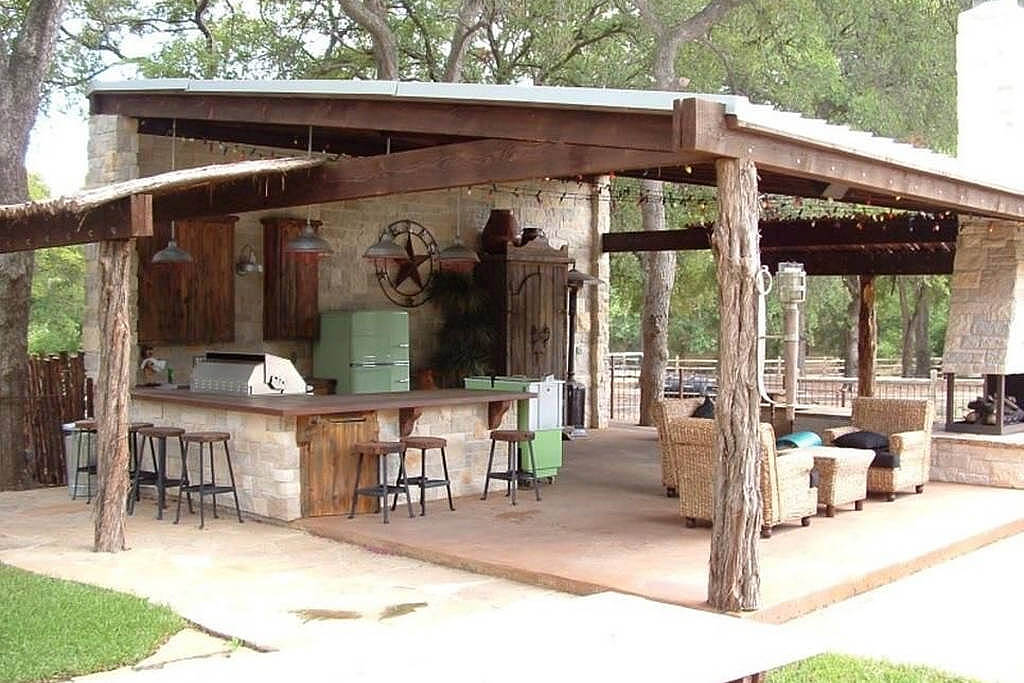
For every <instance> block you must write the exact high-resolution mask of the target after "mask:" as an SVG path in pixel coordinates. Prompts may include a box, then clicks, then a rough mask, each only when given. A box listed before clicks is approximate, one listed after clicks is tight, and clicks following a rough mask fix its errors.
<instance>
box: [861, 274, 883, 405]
mask: <svg viewBox="0 0 1024 683" xmlns="http://www.w3.org/2000/svg"><path fill="white" fill-rule="evenodd" d="M877 346H878V320H877V319H876V317H875V276H874V275H861V276H860V318H859V323H858V326H857V357H858V358H857V395H858V396H874V395H875V355H876V354H875V352H876V350H877Z"/></svg>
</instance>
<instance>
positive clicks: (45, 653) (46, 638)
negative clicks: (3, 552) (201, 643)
mask: <svg viewBox="0 0 1024 683" xmlns="http://www.w3.org/2000/svg"><path fill="white" fill-rule="evenodd" d="M0 615H3V616H2V618H0V681H12V682H14V681H38V680H46V679H52V678H63V677H67V676H72V675H76V674H86V673H92V672H95V671H104V670H107V669H113V668H116V667H119V666H124V665H127V664H132V663H134V662H137V661H139V660H140V659H144V658H145V657H147V656H148V655H149V654H150V653H152V652H153V651H154V650H155V649H156V648H157V647H158V646H159V645H160V644H161V643H163V642H164V641H166V640H167V638H168V637H169V636H170V635H172V634H173V633H175V632H177V631H179V630H180V629H181V628H182V627H183V626H184V625H185V622H184V621H183V620H182V619H181V617H179V616H178V615H176V614H174V613H173V612H171V611H170V610H168V609H166V608H164V607H157V606H155V605H153V604H151V603H149V602H148V601H146V600H143V599H141V598H136V597H133V596H131V595H125V594H123V593H116V592H114V591H109V590H105V589H102V588H95V587H93V586H87V585H85V584H81V583H73V582H71V581H61V580H58V579H51V578H48V577H45V576H39V575H38V574H32V573H30V572H26V571H22V570H20V569H15V568H14V567H9V566H6V565H2V564H0Z"/></svg>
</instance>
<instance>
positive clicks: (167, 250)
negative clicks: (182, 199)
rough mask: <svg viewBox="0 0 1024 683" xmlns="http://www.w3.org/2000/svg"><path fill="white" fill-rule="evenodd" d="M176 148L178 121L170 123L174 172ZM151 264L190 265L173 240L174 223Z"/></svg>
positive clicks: (186, 254)
mask: <svg viewBox="0 0 1024 683" xmlns="http://www.w3.org/2000/svg"><path fill="white" fill-rule="evenodd" d="M177 146H178V119H174V121H173V122H172V123H171V170H172V171H173V170H174V166H175V164H174V161H175V159H174V150H175V148H176V147H177ZM153 263H192V254H190V253H188V252H187V251H185V250H184V249H182V248H181V247H179V246H178V242H177V241H176V240H175V239H174V221H171V239H170V240H168V241H167V246H166V247H164V248H163V249H161V250H160V251H158V252H156V253H155V254H153Z"/></svg>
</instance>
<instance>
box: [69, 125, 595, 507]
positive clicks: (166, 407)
mask: <svg viewBox="0 0 1024 683" xmlns="http://www.w3.org/2000/svg"><path fill="white" fill-rule="evenodd" d="M91 125H92V128H93V131H92V136H91V139H92V143H91V146H90V150H91V157H92V164H91V172H90V183H92V184H98V183H102V182H109V181H112V180H117V179H122V178H126V177H132V176H136V175H137V176H147V175H153V174H157V173H160V172H163V171H166V170H168V169H170V168H189V167H195V166H201V165H203V164H208V163H211V162H221V161H223V156H224V153H222V151H221V147H222V145H212V144H210V143H206V142H204V141H200V140H197V139H195V138H185V137H184V136H180V135H178V134H177V130H176V128H175V126H176V124H175V123H173V122H172V124H171V126H170V127H169V128H167V129H164V128H161V127H159V126H158V124H156V123H154V122H152V121H147V120H146V119H143V120H141V121H140V122H139V123H138V126H139V128H138V129H137V130H138V131H144V130H150V131H153V132H154V133H156V134H138V133H137V132H136V130H132V129H129V128H126V127H125V123H124V120H123V119H117V118H115V117H102V116H101V117H93V119H92V123H91ZM158 128H159V132H157V129H158ZM310 134H311V136H313V135H314V134H313V132H312V129H311V132H310ZM311 144H313V145H314V146H315V144H316V142H315V136H314V138H313V141H312V143H311ZM113 149H118V150H120V151H119V152H118V154H116V155H112V154H111V153H110V150H113ZM126 149H127V150H134V152H133V153H128V154H126V153H125V152H124V150H126ZM227 153H228V154H229V155H235V154H246V155H248V156H249V157H250V158H253V157H258V156H260V155H263V154H267V155H269V154H270V152H269V151H268V150H267V149H263V148H261V149H256V148H249V147H246V148H245V149H244V150H243V149H241V148H234V147H232V148H229V151H228V152H227ZM581 187H582V186H581V184H579V183H576V182H571V183H569V182H556V181H538V182H535V183H532V184H531V185H530V186H529V187H528V188H524V187H519V186H499V185H493V186H491V187H487V188H472V187H470V188H463V189H460V190H451V191H443V192H432V193H420V194H417V195H415V196H412V195H410V196H407V197H406V196H402V195H398V196H395V197H389V198H384V199H367V200H356V201H350V202H344V203H329V204H317V205H310V206H309V207H300V208H298V209H297V210H295V211H291V212H287V211H286V212H282V211H275V212H254V213H241V214H238V215H232V216H223V217H213V218H210V219H199V220H187V221H177V222H176V223H172V224H162V225H161V224H157V225H155V226H154V235H153V237H152V238H142V239H140V240H139V241H138V262H137V271H136V272H137V289H136V290H135V292H133V297H132V299H133V301H135V302H136V303H135V306H134V309H133V310H134V312H135V316H136V317H135V321H134V322H135V325H134V327H135V330H134V332H135V336H136V339H137V342H138V347H137V357H136V361H135V362H134V365H135V367H136V368H137V369H138V372H137V379H136V387H135V389H134V390H133V391H132V402H131V417H132V420H134V421H142V422H152V423H154V424H158V425H175V426H178V427H181V428H183V429H185V430H186V431H188V432H217V431H219V432H229V433H230V434H231V440H230V442H229V443H230V449H231V460H232V465H233V471H234V476H235V479H236V481H237V491H238V497H239V504H240V507H241V509H242V511H244V512H248V513H251V514H256V515H259V516H262V517H267V518H273V519H279V520H285V521H288V520H294V519H297V518H299V517H304V516H316V515H336V514H343V513H348V512H349V509H350V506H351V504H352V490H353V488H354V487H355V481H356V479H355V477H356V473H355V470H356V466H357V465H356V463H357V459H356V457H355V455H354V453H353V452H352V450H351V449H352V446H353V445H354V444H356V443H359V442H368V441H383V442H388V441H396V440H398V439H399V438H402V437H407V436H410V435H413V436H431V437H441V438H443V439H444V440H445V441H446V443H447V449H446V451H447V453H446V454H447V462H446V467H447V468H448V469H449V470H450V472H449V473H448V476H447V477H445V478H446V479H449V480H450V486H451V491H452V494H453V495H454V496H455V497H456V498H457V497H459V496H464V495H471V494H479V492H480V490H481V488H482V486H483V482H484V480H485V475H486V468H487V465H488V457H487V456H488V451H489V448H490V445H491V443H490V439H489V434H490V431H491V430H493V429H498V428H508V429H535V430H536V433H537V440H536V442H535V444H534V447H535V455H536V457H537V459H538V463H537V468H538V472H539V473H540V475H541V476H543V477H545V478H547V479H548V480H549V481H550V479H551V478H553V477H555V476H557V472H558V467H559V466H560V465H561V452H562V446H561V439H562V432H563V427H564V426H565V423H566V420H565V417H564V415H565V408H564V405H563V396H564V389H563V382H564V381H565V379H566V368H567V358H566V356H567V353H568V350H567V345H568V343H569V337H572V343H573V347H572V348H573V350H574V351H575V353H573V361H574V363H575V367H576V368H578V369H579V370H578V371H577V372H575V373H574V376H573V377H571V378H570V379H573V380H574V383H573V384H574V386H576V387H577V390H576V392H575V394H574V395H575V396H576V397H577V399H576V402H575V403H574V410H575V411H576V413H577V414H578V416H577V422H578V423H579V424H578V425H577V426H578V427H579V428H582V427H584V426H596V425H597V420H598V417H599V415H601V414H603V411H601V410H600V408H599V406H600V402H601V401H603V400H605V399H604V398H603V397H602V396H601V395H600V392H599V391H592V392H591V393H590V395H589V396H587V394H586V387H588V386H589V387H595V388H596V387H598V386H599V382H598V381H597V376H598V372H597V367H596V365H595V363H594V362H593V359H595V358H599V357H600V354H601V349H603V348H606V344H607V342H606V335H607V330H606V329H603V326H602V325H601V324H594V322H593V321H595V320H597V318H596V316H595V315H594V314H595V313H596V310H598V309H599V308H600V307H602V306H606V305H607V304H606V301H607V291H606V290H604V291H602V290H601V288H599V287H590V286H588V287H586V288H582V285H581V284H580V282H579V281H576V282H574V284H573V288H574V292H575V293H577V294H578V297H573V302H572V303H573V306H574V308H575V309H576V310H578V313H576V310H574V311H573V312H574V313H575V315H574V316H573V319H572V321H571V328H570V329H568V330H567V329H566V327H567V324H566V314H567V310H566V306H567V294H568V293H569V291H570V289H572V288H570V285H569V280H570V276H569V272H570V271H573V272H575V273H577V274H580V273H581V271H591V272H594V273H595V274H603V273H601V268H606V267H607V266H606V261H605V262H602V259H601V256H600V252H599V246H597V241H596V238H595V236H596V235H599V234H600V232H601V221H606V220H607V216H606V208H605V209H602V208H601V207H600V203H599V202H592V201H591V199H590V195H589V186H587V188H586V189H587V192H586V193H584V192H582V191H581V190H580V188H581ZM567 195H572V196H571V197H570V198H569V199H566V196H567ZM382 250H383V251H382ZM179 251H180V252H183V253H184V254H185V256H182V255H181V254H180V253H178V252H179ZM453 254H454V255H455V257H456V258H455V259H452V258H451V256H452V255H453ZM460 259H461V260H460ZM476 261H480V263H479V265H476V272H477V275H476V278H470V280H471V281H475V282H477V283H479V286H480V287H481V288H483V289H485V290H488V291H489V292H490V293H491V295H493V297H494V298H496V299H499V300H500V299H502V297H506V296H509V297H513V298H514V299H515V301H522V302H526V303H524V304H522V305H520V304H517V303H515V301H512V300H511V299H510V300H504V302H503V303H500V305H499V308H500V309H501V310H502V311H504V313H501V314H500V315H499V314H496V315H498V317H497V318H495V319H494V320H492V321H491V326H492V327H493V328H494V329H496V330H500V331H501V332H500V334H499V337H500V338H499V339H496V340H495V343H494V344H493V347H494V348H493V350H491V351H490V352H489V357H488V358H487V361H488V362H487V363H486V366H487V367H489V368H491V374H489V375H482V376H478V377H475V378H471V379H465V378H466V377H469V376H470V375H478V374H479V373H478V372H477V373H474V372H467V371H460V370H459V368H458V367H454V369H453V368H452V367H449V366H445V365H444V364H443V359H444V354H443V353H439V352H442V351H443V350H444V349H445V348H446V346H450V347H453V348H458V347H462V346H465V344H466V342H464V341H460V338H459V337H458V336H457V335H458V334H459V330H458V329H454V330H453V327H455V328H458V325H454V326H453V325H452V324H450V323H449V324H446V314H445V312H444V311H443V310H442V309H443V305H442V303H441V302H440V300H442V299H443V290H442V285H443V284H444V281H445V280H446V278H447V279H448V280H451V278H452V277H457V274H458V273H467V271H468V272H469V273H471V272H472V269H473V267H474V265H475V264H476ZM92 264H93V262H92V261H90V266H91V265H92ZM453 274H455V275H453ZM605 275H606V274H605ZM573 277H576V276H573ZM579 277H584V278H585V279H586V281H587V284H589V283H590V281H596V277H590V276H589V275H579ZM90 282H93V283H95V282H96V280H95V274H94V273H90ZM91 286H94V285H90V287H91ZM435 293H436V295H437V299H438V300H439V301H438V302H435V301H433V300H432V298H434V297H433V295H434V294H435ZM89 299H90V301H94V298H92V297H90V298H89ZM577 299H578V303H577ZM94 306H95V304H92V305H91V306H90V307H89V311H87V316H86V321H85V325H84V337H85V340H86V348H87V353H88V354H89V355H88V356H87V363H95V359H96V354H95V350H96V348H97V346H96V345H97V344H98V328H97V327H96V325H97V315H96V310H95V308H94ZM494 376H497V379H495V377H494ZM546 378H547V379H546ZM464 379H465V381H463V380H464ZM537 396H540V397H541V398H537ZM555 399H557V400H555ZM586 401H589V402H588V403H586V404H584V402H586ZM541 403H543V405H544V408H543V409H541V408H540V405H541ZM531 406H532V407H533V409H532V410H531ZM584 420H585V421H584ZM167 449H168V457H167V464H166V470H167V472H166V474H167V475H168V476H170V477H174V476H177V474H178V468H179V467H180V465H179V464H178V463H179V462H180V459H179V457H178V455H177V444H176V443H174V442H173V440H170V441H169V442H168V444H167ZM420 457H421V453H420V451H414V450H412V449H410V451H409V455H408V457H407V458H406V465H407V467H409V468H410V470H411V471H419V467H420V464H419V459H420ZM376 464H377V461H376V460H375V459H374V460H372V461H371V462H370V463H369V464H367V465H364V466H363V471H362V482H363V483H364V484H365V483H366V481H367V480H368V479H371V478H372V473H373V472H374V471H375V470H376ZM441 465H442V464H441V462H440V461H439V460H438V459H437V458H435V457H434V456H433V455H430V456H429V457H428V459H427V475H428V476H430V477H441V476H443V475H442V474H441ZM217 467H218V469H219V470H221V471H222V472H223V471H226V470H225V469H223V468H222V465H221V464H219V463H218V465H217ZM388 467H389V468H390V469H388V470H386V476H387V478H388V479H394V478H395V476H396V474H397V461H396V460H395V459H394V458H390V459H388ZM435 470H436V471H435ZM445 493H446V492H445V490H444V488H433V489H427V490H426V498H427V500H428V501H433V500H435V499H438V498H442V497H444V496H445ZM377 509H379V508H378V506H377V501H375V500H371V499H367V498H363V497H360V498H359V499H358V501H357V505H356V510H357V512H373V511H375V510H377Z"/></svg>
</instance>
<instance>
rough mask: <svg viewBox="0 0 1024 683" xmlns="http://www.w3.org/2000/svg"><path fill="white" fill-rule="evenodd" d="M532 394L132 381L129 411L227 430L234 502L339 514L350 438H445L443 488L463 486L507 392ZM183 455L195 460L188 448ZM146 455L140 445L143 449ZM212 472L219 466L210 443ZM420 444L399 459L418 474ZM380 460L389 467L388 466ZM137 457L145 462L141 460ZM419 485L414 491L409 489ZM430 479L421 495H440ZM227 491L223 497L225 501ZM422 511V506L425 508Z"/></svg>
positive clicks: (368, 503) (345, 506) (250, 507)
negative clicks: (257, 388)
mask: <svg viewBox="0 0 1024 683" xmlns="http://www.w3.org/2000/svg"><path fill="white" fill-rule="evenodd" d="M532 397H533V394H530V393H520V392H510V391H468V390H465V389H438V390H430V391H405V392H393V393H382V394H345V395H329V396H305V395H291V396H243V395H233V394H206V393H197V392H193V391H190V390H187V389H173V388H142V387H138V388H136V389H134V390H133V391H132V412H131V417H132V420H142V421H146V422H152V423H154V424H156V425H164V426H173V427H181V428H183V429H185V430H187V431H190V432H192V431H225V432H229V433H230V434H231V441H230V442H229V447H230V449H231V463H232V465H233V467H234V472H235V483H236V485H237V487H238V499H239V503H240V504H241V507H242V510H243V511H245V512H248V513H251V514H255V515H259V516H261V517H267V518H271V519H277V520H282V521H291V520H294V519H298V518H300V517H312V516H320V515H334V514H347V513H348V511H349V506H350V505H351V501H352V498H351V496H352V487H353V485H354V483H355V469H356V461H357V458H356V457H355V456H354V455H352V454H351V448H352V445H353V444H355V443H356V442H358V441H370V440H381V441H393V440H397V439H398V438H399V437H400V436H408V435H410V434H415V435H424V436H441V437H444V438H445V439H447V440H448V448H447V455H448V469H449V475H450V478H451V482H452V493H453V495H455V496H465V495H472V494H477V493H479V492H480V491H481V490H482V488H483V479H484V471H485V469H486V467H487V452H488V449H489V447H490V440H489V433H490V430H491V429H497V428H499V427H505V428H513V425H514V424H515V411H514V410H509V407H510V406H511V405H512V402H514V401H519V400H524V399H528V398H532ZM172 441H173V440H168V458H167V460H168V474H169V476H175V474H176V472H177V470H178V468H179V463H180V458H179V457H178V447H177V442H176V441H173V443H172ZM192 453H193V455H192V458H191V459H190V462H189V464H190V465H191V466H192V467H195V466H196V462H195V461H196V456H195V453H196V451H195V449H194V447H193V451H192ZM143 457H145V458H146V460H144V461H143V462H144V463H148V458H149V455H148V451H146V452H145V453H144V454H143ZM215 457H216V466H217V477H218V481H220V480H221V479H224V478H226V476H227V473H228V470H227V467H226V464H225V463H224V462H223V457H224V456H223V454H222V452H221V449H220V448H215ZM419 458H420V455H419V451H413V450H410V451H409V453H408V454H407V456H406V467H407V468H409V469H410V470H411V474H419V467H420V462H419ZM397 461H398V458H397V457H396V456H391V457H390V458H389V462H388V468H389V469H388V472H389V474H388V477H389V479H391V480H393V479H394V477H395V474H396V470H397ZM144 466H146V465H144ZM376 472H377V462H376V461H375V460H372V459H371V460H369V461H368V462H364V464H363V473H362V480H361V485H366V484H368V483H369V482H372V481H373V480H374V479H375V478H376ZM427 474H428V476H431V477H440V476H441V475H442V473H441V459H440V455H439V454H438V453H437V452H436V451H428V453H427ZM417 495H418V494H417V493H416V492H415V491H414V492H413V499H414V500H416V496H417ZM444 495H445V493H444V489H443V488H436V489H429V490H428V491H427V500H428V501H429V500H434V499H437V498H439V497H442V496H444ZM228 499H230V496H227V497H225V499H224V500H223V502H224V503H227V502H228ZM356 509H357V511H360V512H373V511H374V510H375V509H376V501H374V500H373V499H370V498H365V497H361V498H360V499H359V505H358V507H357V508H356ZM428 514H429V512H428Z"/></svg>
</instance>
